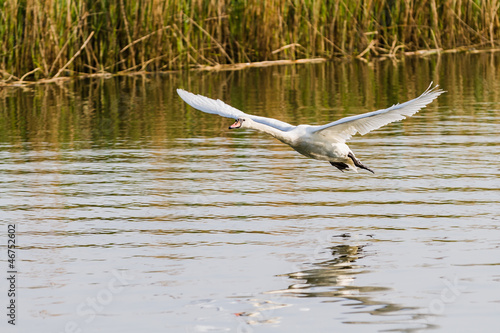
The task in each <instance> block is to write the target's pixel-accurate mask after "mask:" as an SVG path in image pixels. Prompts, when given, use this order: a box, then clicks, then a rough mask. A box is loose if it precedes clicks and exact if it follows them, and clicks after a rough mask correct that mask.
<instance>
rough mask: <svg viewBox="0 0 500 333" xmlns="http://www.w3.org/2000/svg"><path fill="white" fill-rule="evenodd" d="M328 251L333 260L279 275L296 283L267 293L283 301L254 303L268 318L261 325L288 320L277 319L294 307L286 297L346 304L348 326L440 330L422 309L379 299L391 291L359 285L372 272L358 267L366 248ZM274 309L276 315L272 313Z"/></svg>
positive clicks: (353, 246)
mask: <svg viewBox="0 0 500 333" xmlns="http://www.w3.org/2000/svg"><path fill="white" fill-rule="evenodd" d="M327 250H328V251H330V252H331V255H332V257H333V258H331V259H328V260H318V261H317V262H312V263H307V264H304V265H302V266H303V268H301V269H299V270H297V271H294V272H292V273H286V274H281V275H279V276H281V277H283V278H285V279H287V280H292V282H293V283H291V284H290V285H289V286H288V288H286V289H282V290H274V291H269V292H267V293H266V294H272V295H273V296H276V297H279V301H278V300H277V299H273V300H272V301H271V300H268V301H266V302H263V303H261V304H260V306H259V305H257V304H255V303H254V304H255V305H256V310H257V311H256V312H253V315H254V316H255V314H257V313H259V314H260V316H261V318H262V319H264V318H265V320H262V321H260V323H261V324H262V323H266V322H267V323H272V322H280V321H281V320H286V318H280V317H277V316H276V315H278V313H277V312H276V310H277V309H279V308H282V307H286V306H291V304H287V303H289V302H284V298H283V297H323V298H325V299H324V300H323V301H322V303H331V302H342V305H343V306H346V307H347V308H348V309H346V310H347V311H345V312H344V313H346V314H349V315H347V317H352V320H345V321H343V323H344V324H368V325H373V324H379V325H380V324H382V325H384V324H385V325H387V326H388V327H387V331H392V330H394V331H398V332H414V331H420V330H422V329H429V328H436V326H435V325H432V324H430V323H429V322H428V321H427V320H426V317H427V316H425V315H421V314H418V308H414V307H408V306H402V305H398V304H395V303H390V302H386V301H379V300H377V299H376V298H377V294H378V293H387V292H390V291H391V288H388V287H380V286H362V285H357V284H356V277H357V276H358V275H360V274H365V273H369V272H370V271H369V269H368V267H366V266H364V265H362V264H360V263H358V261H360V260H361V259H362V258H364V257H365V256H367V254H366V251H365V245H346V244H343V245H335V246H331V247H329V248H327ZM264 303H267V304H264ZM269 303H273V304H274V306H270V304H269ZM292 303H293V302H292ZM270 308H271V309H272V310H273V311H271V312H273V313H270V312H269V310H270ZM263 312H267V314H266V315H265V314H264V313H263ZM356 314H369V315H370V316H369V320H364V319H363V320H356ZM358 318H359V317H358ZM360 318H366V316H364V317H360ZM248 323H249V324H255V323H256V322H255V321H253V322H252V321H250V322H248Z"/></svg>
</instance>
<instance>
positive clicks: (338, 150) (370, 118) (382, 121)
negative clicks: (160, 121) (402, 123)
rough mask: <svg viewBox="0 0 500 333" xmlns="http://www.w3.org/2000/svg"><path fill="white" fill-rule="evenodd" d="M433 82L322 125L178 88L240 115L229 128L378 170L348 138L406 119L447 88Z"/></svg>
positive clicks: (193, 101)
mask: <svg viewBox="0 0 500 333" xmlns="http://www.w3.org/2000/svg"><path fill="white" fill-rule="evenodd" d="M431 86H432V82H431V84H430V85H429V87H428V88H427V90H426V91H424V93H423V94H422V95H420V96H419V97H417V98H415V99H412V100H411V101H408V102H405V103H402V104H396V105H393V106H391V107H390V108H388V109H383V110H378V111H373V112H368V113H364V114H360V115H356V116H351V117H346V118H342V119H340V120H337V121H334V122H333V123H329V124H326V125H321V126H311V125H298V126H293V125H290V124H288V123H285V122H283V121H280V120H276V119H272V118H266V117H259V116H254V115H250V114H246V113H244V112H242V111H240V110H238V109H236V108H233V107H232V106H230V105H227V104H226V103H224V102H223V101H221V100H213V99H211V98H208V97H205V96H201V95H195V94H192V93H190V92H187V91H185V90H182V89H177V93H178V94H179V96H180V97H181V98H182V99H183V100H184V101H185V102H186V103H188V104H189V105H191V106H192V107H193V108H195V109H198V110H200V111H203V112H207V113H214V114H218V115H219V116H223V117H227V118H234V119H236V122H235V123H234V124H233V125H231V126H229V129H234V128H250V129H255V130H258V131H261V132H264V133H268V134H271V135H272V136H274V137H275V138H276V139H278V140H280V141H281V142H283V143H286V144H287V145H289V146H290V147H292V148H293V149H295V150H296V151H298V152H299V153H301V154H302V155H304V156H307V157H311V158H314V159H317V160H324V161H329V162H330V164H331V165H333V166H334V167H336V168H338V169H339V170H340V171H342V172H344V170H351V169H352V170H353V171H355V172H357V169H356V167H359V168H361V169H365V170H368V171H370V172H372V173H374V172H373V170H372V169H370V168H368V167H367V166H365V165H363V164H362V163H361V162H360V161H359V160H358V159H357V158H356V156H355V155H354V153H353V152H352V151H351V149H350V148H349V147H348V146H347V145H346V144H345V142H346V141H347V140H349V139H350V138H351V136H353V135H354V134H356V133H359V134H361V135H364V134H366V133H368V132H370V131H373V130H375V129H377V128H380V127H382V126H384V125H387V124H389V123H391V122H393V121H397V120H402V119H405V118H406V117H409V116H412V115H413V114H415V113H417V112H418V111H419V110H420V109H422V108H423V107H425V106H426V105H427V104H429V103H431V102H432V101H433V100H434V99H436V98H437V97H438V96H439V95H441V94H442V93H444V91H443V90H441V89H437V87H438V86H436V87H434V88H431Z"/></svg>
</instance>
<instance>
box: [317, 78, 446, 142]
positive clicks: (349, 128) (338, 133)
mask: <svg viewBox="0 0 500 333" xmlns="http://www.w3.org/2000/svg"><path fill="white" fill-rule="evenodd" d="M431 86H432V83H431V85H430V86H429V88H427V90H426V91H424V93H423V94H422V95H420V96H419V97H417V98H415V99H412V100H411V101H408V102H405V103H402V104H396V105H393V106H391V107H390V108H388V109H383V110H378V111H373V112H368V113H364V114H360V115H356V116H351V117H346V118H342V119H339V120H337V121H334V122H333V123H329V124H326V125H322V126H313V127H314V129H313V130H312V133H317V134H321V135H324V136H326V137H327V138H328V139H330V140H331V141H334V142H345V141H347V140H349V139H350V138H351V136H353V135H354V134H356V133H359V134H361V135H365V134H366V133H368V132H371V131H373V130H375V129H377V128H380V127H382V126H384V125H387V124H389V123H392V122H393V121H398V120H403V119H405V118H406V117H410V116H412V115H414V114H415V113H417V112H418V111H419V110H420V109H422V108H423V107H425V106H426V105H427V104H429V103H431V102H432V101H433V100H434V99H436V98H437V97H438V96H439V95H441V94H442V93H444V90H441V89H437V87H438V86H436V87H434V88H431Z"/></svg>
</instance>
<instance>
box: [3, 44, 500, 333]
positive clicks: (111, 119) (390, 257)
mask: <svg viewBox="0 0 500 333" xmlns="http://www.w3.org/2000/svg"><path fill="white" fill-rule="evenodd" d="M499 68H500V56H499V55H489V54H485V55H471V56H465V55H455V56H443V57H441V58H428V59H427V58H423V59H418V60H417V59H406V60H405V61H401V62H396V63H392V62H390V61H385V62H380V63H374V64H372V65H367V64H364V63H357V62H354V63H341V62H331V63H327V64H314V65H313V64H311V65H300V66H281V67H268V68H261V69H258V68H256V69H251V70H244V71H238V72H218V73H201V72H193V73H183V74H172V75H163V76H151V77H132V78H130V77H123V78H114V79H107V80H92V81H73V82H71V83H64V84H61V85H53V86H52V85H51V86H37V87H35V88H29V89H24V90H21V89H19V88H13V89H9V90H3V91H0V184H1V186H0V193H1V194H0V209H1V219H2V221H3V222H4V223H3V224H4V227H3V228H4V229H5V232H4V231H2V233H1V234H2V235H5V233H6V228H7V227H6V224H7V223H15V224H16V226H17V240H18V246H19V249H18V266H19V267H18V269H19V272H20V274H19V276H18V282H17V283H18V289H19V291H18V298H17V302H18V311H19V312H18V325H17V328H19V329H21V330H22V331H23V332H27V331H47V332H49V331H51V332H65V331H66V332H76V331H78V330H81V331H82V332H110V331H116V332H117V331H120V332H137V331H145V332H147V331H150V332H159V331H162V332H304V331H305V330H309V331H311V332H327V331H328V332H375V331H395V332H402V331H405V332H410V331H423V330H427V329H435V328H438V330H439V331H448V332H471V331H484V332H486V331H492V329H493V328H494V327H497V326H498V324H500V319H499V318H500V310H499V309H500V304H499V303H500V270H499V266H500V255H499V253H500V249H499V247H500V232H499V224H500V205H499V204H500V190H499V185H500V182H499V176H500V171H499V162H500V152H499V149H498V147H499V143H500V137H499V132H500V69H499ZM430 81H434V82H436V83H439V84H440V86H441V87H442V88H443V89H445V90H447V93H446V94H444V95H442V96H441V97H439V99H438V100H437V101H436V102H434V103H433V104H431V105H430V106H429V107H427V108H426V109H424V110H423V111H422V112H420V113H419V114H417V115H416V116H414V117H412V118H411V119H407V120H405V121H404V122H401V123H394V124H391V125H388V126H386V127H384V128H382V129H380V130H378V131H375V132H372V133H370V134H368V135H365V136H356V137H354V138H353V139H352V141H351V142H350V147H351V149H352V150H353V151H354V152H355V153H356V155H357V156H358V157H359V158H360V159H361V161H362V162H363V163H365V164H366V165H368V166H369V167H371V168H372V169H374V170H375V172H376V173H375V175H372V174H370V173H368V172H363V171H361V172H360V173H359V174H354V173H349V172H346V173H341V172H339V171H338V170H337V169H335V168H333V167H332V166H330V165H329V164H328V163H326V162H320V161H315V160H309V159H306V158H304V157H302V156H300V155H298V154H297V153H296V152H294V151H293V150H291V149H290V148H288V147H286V146H284V145H283V144H281V143H279V142H277V141H276V140H274V139H273V138H272V137H269V136H266V135H264V134H259V133H255V132H251V131H229V130H227V126H228V125H230V124H231V120H230V119H224V118H220V117H217V116H214V115H207V114H203V113H201V112H198V111H195V110H193V109H191V108H190V107H188V106H186V105H185V104H184V103H182V101H181V100H180V99H179V98H178V97H177V96H176V94H175V89H176V88H178V87H181V88H185V89H187V90H191V91H194V92H196V93H202V94H204V95H207V96H210V97H214V98H221V99H223V100H225V101H227V102H228V103H230V104H232V105H233V106H235V107H238V108H240V109H243V110H245V111H247V112H249V113H254V114H259V115H265V116H271V117H275V118H279V119H282V120H285V121H288V122H290V123H293V124H299V123H310V124H321V123H326V122H329V121H333V120H334V119H338V118H340V117H343V116H347V115H353V114H358V113H363V112H367V111H371V110H375V109H379V108H385V107H387V106H390V105H392V104H394V103H397V102H403V101H406V100H409V99H411V98H414V97H415V96H417V95H419V94H420V93H421V92H422V91H423V90H425V88H426V87H427V86H428V84H429V82H430ZM2 238H3V240H2V241H1V243H2V246H3V247H2V252H4V254H2V255H1V256H2V258H6V254H5V252H6V249H5V244H6V238H5V237H4V236H2ZM2 262H3V261H2ZM4 266H6V264H5V265H4ZM4 270H5V271H6V270H7V268H5V269H4ZM0 287H1V288H2V291H1V293H2V294H3V295H4V296H2V298H1V299H2V300H3V301H2V302H3V304H4V305H6V304H7V299H6V297H5V293H4V291H6V290H7V285H6V283H5V281H2V284H1V285H0ZM1 325H2V326H5V327H6V326H10V325H7V323H6V319H5V318H4V320H2V324H1ZM493 330H494V329H493Z"/></svg>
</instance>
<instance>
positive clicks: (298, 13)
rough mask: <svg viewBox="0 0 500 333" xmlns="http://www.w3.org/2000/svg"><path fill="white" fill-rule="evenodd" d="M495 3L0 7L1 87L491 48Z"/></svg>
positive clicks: (497, 37)
mask: <svg viewBox="0 0 500 333" xmlns="http://www.w3.org/2000/svg"><path fill="white" fill-rule="evenodd" d="M499 10H500V1H499V0H484V1H480V0H454V1H450V0H406V1H398V0H380V1H373V0H349V1H346V0H330V1H320V0H288V1H286V0H281V1H278V0H270V1H259V0H246V1H245V0H233V1H230V0H223V1H204V0H192V1H188V0H169V1H145V0H131V1H125V0H113V1H110V0H97V1H95V0H94V1H90V0H86V1H70V0H46V1H41V0H24V1H22V0H0V41H1V49H0V81H2V82H4V83H9V82H11V83H12V82H21V83H22V82H24V81H37V80H53V79H57V78H60V77H63V76H73V75H81V74H85V75H106V74H115V73H119V74H126V73H133V72H145V71H147V72H155V71H169V70H179V69H186V68H204V69H207V68H208V69H210V68H221V66H224V67H226V66H229V67H227V68H231V67H234V68H238V66H241V65H238V64H242V63H253V62H262V61H264V62H266V63H265V64H268V63H267V62H268V61H285V62H291V61H294V60H297V59H314V58H322V59H330V58H335V57H357V58H360V59H365V60H370V59H372V58H374V57H395V56H398V55H401V54H412V53H413V54H417V53H418V52H420V51H421V50H432V51H430V52H439V51H448V52H450V51H460V50H478V49H479V50H481V49H498V48H499V47H500V18H499Z"/></svg>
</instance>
